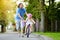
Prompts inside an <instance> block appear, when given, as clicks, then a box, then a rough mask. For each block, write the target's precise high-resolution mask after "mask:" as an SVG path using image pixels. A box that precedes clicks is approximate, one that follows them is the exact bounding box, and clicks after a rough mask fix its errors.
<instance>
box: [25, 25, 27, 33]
mask: <svg viewBox="0 0 60 40" xmlns="http://www.w3.org/2000/svg"><path fill="white" fill-rule="evenodd" d="M26 33H27V25H26V27H25V34H26Z"/></svg>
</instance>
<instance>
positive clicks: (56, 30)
mask: <svg viewBox="0 0 60 40" xmlns="http://www.w3.org/2000/svg"><path fill="white" fill-rule="evenodd" d="M55 32H57V20H56V21H55Z"/></svg>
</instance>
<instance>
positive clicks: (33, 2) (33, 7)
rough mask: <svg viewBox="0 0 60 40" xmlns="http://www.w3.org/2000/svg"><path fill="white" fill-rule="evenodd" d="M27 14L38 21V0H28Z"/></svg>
mask: <svg viewBox="0 0 60 40" xmlns="http://www.w3.org/2000/svg"><path fill="white" fill-rule="evenodd" d="M27 12H28V13H32V15H33V17H34V18H35V19H36V18H38V19H40V3H39V1H38V0H29V5H28V7H27Z"/></svg>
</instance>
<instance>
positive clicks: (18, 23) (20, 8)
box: [15, 3, 27, 36]
mask: <svg viewBox="0 0 60 40" xmlns="http://www.w3.org/2000/svg"><path fill="white" fill-rule="evenodd" d="M24 14H26V15H27V13H26V9H24V8H23V4H22V3H20V4H19V5H18V8H17V10H16V17H15V20H16V29H17V31H18V33H19V32H20V31H19V29H20V28H21V35H22V36H23V27H24V26H23V25H22V20H23V19H24Z"/></svg>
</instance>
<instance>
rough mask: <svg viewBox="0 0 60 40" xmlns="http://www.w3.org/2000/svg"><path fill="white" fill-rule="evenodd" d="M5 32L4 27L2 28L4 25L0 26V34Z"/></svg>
mask: <svg viewBox="0 0 60 40" xmlns="http://www.w3.org/2000/svg"><path fill="white" fill-rule="evenodd" d="M5 31H6V27H4V25H2V26H1V32H2V33H3V32H5Z"/></svg>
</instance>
